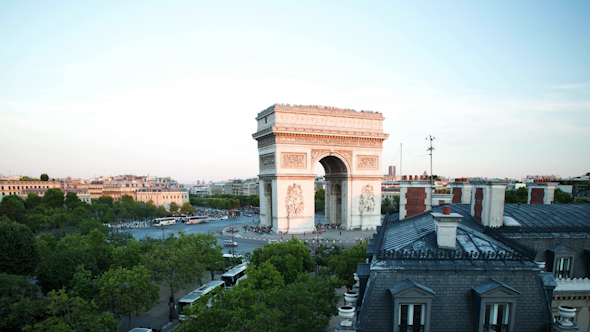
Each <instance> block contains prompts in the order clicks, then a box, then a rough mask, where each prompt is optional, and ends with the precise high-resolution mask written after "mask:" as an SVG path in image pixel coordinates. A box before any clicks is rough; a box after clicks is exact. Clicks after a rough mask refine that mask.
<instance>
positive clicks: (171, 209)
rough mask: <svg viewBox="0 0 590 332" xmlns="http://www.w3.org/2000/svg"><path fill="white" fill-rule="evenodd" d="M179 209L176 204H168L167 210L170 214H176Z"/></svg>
mask: <svg viewBox="0 0 590 332" xmlns="http://www.w3.org/2000/svg"><path fill="white" fill-rule="evenodd" d="M179 208H180V207H179V206H178V204H176V202H171V203H170V207H169V208H168V210H169V211H170V213H172V214H176V213H177V212H178V209H179Z"/></svg>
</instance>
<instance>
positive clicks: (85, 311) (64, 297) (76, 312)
mask: <svg viewBox="0 0 590 332" xmlns="http://www.w3.org/2000/svg"><path fill="white" fill-rule="evenodd" d="M48 295H49V305H48V306H47V315H48V317H47V319H45V320H44V321H42V322H40V323H37V324H35V325H33V326H30V325H29V326H27V327H26V328H25V331H43V332H45V331H54V332H58V331H59V332H69V331H88V332H104V331H113V332H114V331H118V330H119V325H120V323H119V322H117V321H116V320H115V318H114V317H113V316H112V315H111V313H109V312H106V313H105V312H100V310H98V308H97V307H96V306H95V305H94V304H93V303H92V302H88V301H86V300H84V299H82V298H81V297H79V296H75V295H74V294H71V293H68V292H67V291H66V290H65V288H62V289H60V290H58V291H57V290H53V291H51V292H49V294H48Z"/></svg>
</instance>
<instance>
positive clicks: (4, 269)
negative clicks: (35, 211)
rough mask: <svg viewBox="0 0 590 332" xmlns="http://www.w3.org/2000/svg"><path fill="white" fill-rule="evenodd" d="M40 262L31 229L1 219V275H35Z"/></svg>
mask: <svg viewBox="0 0 590 332" xmlns="http://www.w3.org/2000/svg"><path fill="white" fill-rule="evenodd" d="M39 261H40V254H39V247H38V246H37V239H36V238H35V235H34V234H33V232H32V231H31V230H30V229H29V227H27V226H25V225H23V224H19V223H17V222H14V221H11V220H7V219H4V220H2V217H0V273H9V274H20V275H31V276H32V275H34V274H35V270H36V269H37V264H39Z"/></svg>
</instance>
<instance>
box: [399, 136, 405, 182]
mask: <svg viewBox="0 0 590 332" xmlns="http://www.w3.org/2000/svg"><path fill="white" fill-rule="evenodd" d="M403 144H404V143H399V179H400V180H401V179H402V175H404V173H403V172H402V154H403V153H404V150H403V149H402V145H403Z"/></svg>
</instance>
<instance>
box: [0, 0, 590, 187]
mask: <svg viewBox="0 0 590 332" xmlns="http://www.w3.org/2000/svg"><path fill="white" fill-rule="evenodd" d="M589 14H590V3H588V2H585V1H569V2H566V3H552V2H538V1H523V2H518V3H512V2H508V1H499V2H494V3H470V2H455V1H445V2H439V3H426V2H424V3H420V2H418V3H406V2H402V1H393V2H372V3H365V4H360V3H359V4H357V3H354V2H322V3H316V2H306V1H303V2H297V3H275V2H270V1H255V2H249V3H247V4H246V3H241V2H224V3H217V2H205V1H199V2H185V1H169V2H166V3H144V2H141V3H140V2H135V1H130V2H115V1H105V2H101V3H79V2H75V1H64V2H60V3H51V4H50V3H45V2H41V1H32V2H26V3H17V2H12V3H2V4H0V31H2V34H0V45H2V46H3V47H2V48H3V50H4V52H1V53H0V61H2V65H1V66H0V123H1V124H2V126H3V129H2V130H1V131H0V132H1V134H0V156H1V157H0V174H4V175H8V174H9V173H12V174H22V175H27V176H31V177H38V176H39V175H40V174H41V173H47V174H49V176H51V177H55V178H57V177H66V176H71V177H78V178H91V177H94V176H100V175H103V176H111V175H112V176H116V175H119V174H137V175H147V174H150V175H156V176H169V177H171V178H173V179H175V180H176V181H178V182H179V183H192V182H196V181H197V180H205V181H207V182H209V180H212V181H214V182H217V181H221V180H226V179H231V178H242V179H246V178H252V177H255V176H257V175H258V151H257V145H256V141H255V140H254V139H253V138H252V134H253V133H254V132H255V131H256V121H255V119H254V118H255V117H256V115H257V114H258V112H260V111H262V110H264V109H265V108H267V107H268V106H270V105H272V104H274V103H289V104H302V105H328V106H335V107H340V108H351V109H355V110H357V111H360V110H371V111H376V112H380V113H383V115H384V117H385V121H384V132H385V133H388V134H390V136H389V139H387V140H386V141H385V142H384V146H383V160H382V164H381V167H382V173H383V174H386V173H387V169H388V166H390V165H395V166H396V167H397V172H398V175H399V174H422V173H423V172H424V171H428V172H430V159H429V157H428V152H427V150H426V149H427V148H428V146H429V142H428V141H427V140H426V139H425V138H426V137H428V136H429V135H432V136H434V137H436V139H435V140H434V142H433V144H434V148H435V150H434V154H433V160H434V162H433V172H434V174H438V175H441V176H449V177H475V176H482V177H489V178H494V177H497V178H514V179H520V178H521V177H524V176H526V175H528V174H542V175H551V174H555V175H561V176H562V177H564V178H566V177H573V176H578V175H583V174H586V173H587V172H588V171H589V170H588V165H589V164H590V156H589V155H588V153H587V151H590V143H589V142H588V137H590V66H588V63H590V40H589V39H588V38H587V36H588V35H590V22H589V21H588V20H587V17H588V16H589ZM400 143H403V146H404V151H403V161H404V163H403V165H402V167H400V165H399V147H400ZM320 168H321V166H319V164H318V166H317V167H316V172H318V173H322V172H321V171H320V170H319V169H320Z"/></svg>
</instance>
